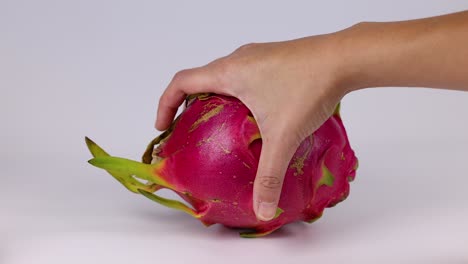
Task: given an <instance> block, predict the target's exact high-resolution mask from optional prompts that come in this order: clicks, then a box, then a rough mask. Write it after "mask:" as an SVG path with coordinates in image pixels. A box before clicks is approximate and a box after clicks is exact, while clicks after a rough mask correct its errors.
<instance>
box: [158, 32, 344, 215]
mask: <svg viewBox="0 0 468 264" xmlns="http://www.w3.org/2000/svg"><path fill="white" fill-rule="evenodd" d="M338 43H339V40H338V38H337V36H336V34H328V35H321V36H314V37H308V38H303V39H298V40H292V41H285V42H275V43H261V44H249V45H245V46H242V47H240V48H239V49H237V50H236V51H235V52H233V53H232V54H230V55H228V56H226V57H223V58H220V59H217V60H215V61H213V62H211V63H209V64H207V65H205V66H202V67H199V68H193V69H188V70H183V71H180V72H178V73H177V74H176V75H175V76H174V78H173V80H172V81H171V83H170V84H169V86H168V87H167V89H166V90H165V91H164V93H163V95H162V96H161V98H160V101H159V108H158V115H157V121H156V128H157V129H158V130H165V129H167V128H168V127H169V125H170V124H171V122H172V120H173V118H174V116H175V114H176V112H177V109H178V107H179V106H180V105H181V104H182V102H183V101H184V99H185V98H186V95H189V94H196V93H206V92H212V93H217V94H224V95H230V96H234V97H237V98H238V99H239V100H241V101H242V102H243V103H244V104H245V105H246V106H247V107H248V108H249V109H250V110H251V112H252V114H253V116H254V118H255V119H256V121H257V124H258V126H259V129H260V133H261V135H262V151H261V156H260V161H259V166H258V169H257V175H256V178H255V183H254V197H253V208H254V211H255V213H256V215H257V218H258V219H259V220H263V221H268V220H271V219H272V218H273V217H274V216H275V213H276V209H277V205H278V202H279V199H280V195H281V188H282V184H283V179H284V176H285V173H286V169H287V166H288V164H289V162H290V160H291V158H292V156H293V155H294V153H295V151H296V149H297V148H298V146H299V144H300V143H301V142H302V140H303V139H305V138H306V137H307V136H309V135H310V134H312V133H313V132H314V131H315V130H316V129H317V128H318V127H319V126H320V125H321V124H322V123H323V122H324V121H325V120H326V119H327V118H328V117H329V116H330V115H331V114H332V113H333V111H334V109H335V107H336V105H337V104H338V102H339V101H340V100H341V98H342V97H343V96H344V95H345V93H346V90H345V89H344V87H343V84H342V80H343V78H344V75H343V73H344V72H345V71H344V69H343V68H342V58H341V56H340V54H339V52H338V51H339V50H340V49H339V48H338V46H337V45H338ZM342 77H343V78H342Z"/></svg>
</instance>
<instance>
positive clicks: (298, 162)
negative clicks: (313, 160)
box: [290, 155, 306, 176]
mask: <svg viewBox="0 0 468 264" xmlns="http://www.w3.org/2000/svg"><path fill="white" fill-rule="evenodd" d="M305 158H306V157H305V155H304V156H302V157H298V158H296V159H295V160H294V162H293V164H291V166H290V168H291V169H296V172H294V176H297V175H302V174H304V170H303V168H304V160H305Z"/></svg>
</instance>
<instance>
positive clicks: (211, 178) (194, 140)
mask: <svg viewBox="0 0 468 264" xmlns="http://www.w3.org/2000/svg"><path fill="white" fill-rule="evenodd" d="M186 104H187V108H186V109H185V110H184V112H183V113H182V114H181V115H180V116H179V117H178V118H177V119H176V120H175V121H174V122H173V124H172V126H171V128H170V129H168V130H167V131H165V132H164V133H162V134H161V135H160V136H159V137H157V138H156V139H154V140H153V141H152V142H151V143H150V144H149V146H148V148H147V150H146V152H145V153H144V155H143V162H141V163H140V162H137V161H132V160H128V159H123V158H118V157H112V156H110V155H109V154H107V153H106V152H105V151H104V150H102V149H101V148H100V147H99V146H97V145H96V144H95V143H94V142H92V141H91V140H90V139H88V138H86V143H87V145H88V148H89V149H90V151H91V153H92V154H93V156H94V158H93V159H91V160H90V161H89V163H91V164H92V165H94V166H96V167H99V168H102V169H105V170H107V171H108V172H109V173H110V174H111V175H112V176H114V178H116V179H117V180H118V181H119V182H120V183H122V184H123V185H124V186H125V187H127V188H128V189H129V190H130V191H132V192H135V193H140V194H142V195H144V196H146V197H147V198H149V199H151V200H153V201H155V202H158V203H160V204H162V205H165V206H168V207H171V208H174V209H178V210H181V211H184V212H186V213H188V214H189V215H191V216H193V217H195V218H197V219H199V220H200V221H202V222H203V223H204V224H205V225H207V226H209V225H212V224H215V223H220V224H223V225H225V226H228V227H236V228H243V229H247V230H249V231H247V232H245V233H241V236H244V237H256V236H262V235H267V234H269V233H271V232H273V231H274V230H276V229H278V228H280V227H281V226H283V225H285V224H288V223H291V222H295V221H306V222H313V221H315V220H316V219H318V218H319V217H320V216H321V215H322V213H323V210H324V209H325V208H326V207H331V206H334V205H336V204H337V203H339V202H341V201H343V200H344V199H345V198H346V197H347V196H348V194H349V183H348V182H350V181H352V180H353V179H354V177H355V171H356V168H357V164H358V163H357V162H358V161H357V159H356V157H355V155H354V152H353V150H352V149H351V148H350V145H349V142H348V138H347V135H346V131H345V128H344V126H343V124H342V122H341V118H340V115H339V107H337V109H336V111H335V113H334V114H333V115H332V116H331V117H330V118H329V119H328V120H327V121H326V122H325V123H324V124H323V125H322V126H321V127H320V128H319V129H318V130H317V131H315V132H314V133H313V134H312V135H310V136H309V137H307V138H305V139H304V140H303V141H302V143H301V144H300V146H299V148H298V149H297V151H296V152H295V154H294V156H293V158H292V159H291V161H290V163H289V167H288V169H287V172H286V176H285V180H284V183H283V189H282V195H281V199H280V201H279V208H278V210H277V213H276V216H275V218H274V219H272V220H270V221H266V222H263V221H259V220H257V218H256V216H255V214H254V211H253V208H252V204H253V201H252V195H253V193H252V192H253V182H254V180H255V175H256V171H257V165H258V161H259V157H260V150H261V147H262V140H261V136H260V132H259V129H258V126H257V124H256V122H255V119H254V118H253V117H252V115H251V113H250V111H249V109H248V108H247V107H246V106H245V105H244V104H242V102H240V101H239V100H238V99H236V98H234V97H228V96H221V95H213V94H203V95H194V96H190V97H189V98H188V99H187V103H186ZM136 178H138V179H140V181H139V180H137V179H136ZM141 180H144V181H146V182H147V183H146V184H144V183H142V182H141ZM162 188H168V189H171V190H173V191H174V192H176V193H177V194H178V195H179V196H180V197H181V198H182V199H183V200H185V201H186V202H187V203H189V204H190V206H187V205H185V204H184V203H182V202H179V201H175V200H169V199H166V198H163V197H160V196H158V195H156V194H155V193H156V192H157V191H158V190H160V189H162Z"/></svg>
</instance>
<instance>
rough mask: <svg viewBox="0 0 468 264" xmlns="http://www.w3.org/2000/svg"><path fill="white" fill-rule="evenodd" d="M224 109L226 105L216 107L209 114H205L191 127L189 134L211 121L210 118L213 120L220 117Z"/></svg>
mask: <svg viewBox="0 0 468 264" xmlns="http://www.w3.org/2000/svg"><path fill="white" fill-rule="evenodd" d="M223 108H224V105H218V106H216V107H214V108H213V109H211V110H209V111H208V112H206V113H204V114H203V115H202V116H201V117H200V118H199V119H198V120H197V121H195V123H193V124H192V126H191V127H190V130H189V132H192V131H194V130H195V129H197V127H198V126H199V125H200V124H201V123H203V122H206V121H208V120H210V118H212V117H213V116H216V115H218V114H219V113H220V112H221V111H222V110H223Z"/></svg>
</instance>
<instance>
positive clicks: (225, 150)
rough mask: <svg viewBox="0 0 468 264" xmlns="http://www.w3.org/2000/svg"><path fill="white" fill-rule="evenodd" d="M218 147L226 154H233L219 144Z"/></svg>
mask: <svg viewBox="0 0 468 264" xmlns="http://www.w3.org/2000/svg"><path fill="white" fill-rule="evenodd" d="M218 146H219V147H220V148H221V149H222V150H223V151H224V153H226V154H231V151H230V150H229V149H227V148H225V147H224V146H223V145H221V144H218Z"/></svg>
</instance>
